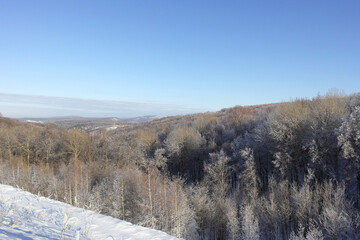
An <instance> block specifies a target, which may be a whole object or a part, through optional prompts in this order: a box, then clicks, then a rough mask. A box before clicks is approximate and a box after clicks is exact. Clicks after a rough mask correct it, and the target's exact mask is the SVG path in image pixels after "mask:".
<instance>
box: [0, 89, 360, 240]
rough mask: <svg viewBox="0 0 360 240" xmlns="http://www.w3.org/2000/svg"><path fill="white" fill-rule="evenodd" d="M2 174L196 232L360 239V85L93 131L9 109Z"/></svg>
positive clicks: (8, 180) (60, 195) (139, 220)
mask: <svg viewBox="0 0 360 240" xmlns="http://www.w3.org/2000/svg"><path fill="white" fill-rule="evenodd" d="M0 156H1V162H0V174H1V175H0V181H1V183H4V184H11V185H14V186H19V187H21V188H24V189H26V190H28V191H31V192H33V193H38V194H41V195H44V196H47V197H51V198H54V199H57V200H60V201H64V202H67V203H70V204H73V205H76V206H80V207H84V208H88V209H92V210H95V211H98V212H101V213H104V214H108V215H111V216H114V217H117V218H120V219H124V220H126V221H130V222H132V223H136V224H140V225H143V226H146V227H151V228H156V229H159V230H162V231H165V232H168V233H169V234H172V235H174V236H177V237H183V238H186V239H360V214H359V208H360V162H359V161H360V94H355V95H351V96H345V95H341V94H338V93H336V92H329V93H328V94H326V95H325V96H318V97H316V98H314V99H312V100H301V99H300V100H295V101H292V102H286V103H280V104H271V105H262V106H250V107H240V106H239V107H234V108H231V109H224V110H221V111H219V112H216V113H204V114H195V115H187V116H177V117H168V118H162V119H157V120H153V121H150V122H146V123H141V124H137V125H135V126H129V127H126V128H122V129H117V130H114V131H99V132H97V133H91V134H88V133H85V132H83V131H80V130H76V129H72V130H64V129H60V128H58V127H55V126H52V125H37V124H31V123H20V122H18V121H15V120H10V119H7V118H0Z"/></svg>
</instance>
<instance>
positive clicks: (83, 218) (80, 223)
mask: <svg viewBox="0 0 360 240" xmlns="http://www.w3.org/2000/svg"><path fill="white" fill-rule="evenodd" d="M0 239H54V240H55V239H122V240H125V239H159V240H160V239H161V240H162V239H177V238H175V237H172V236H170V235H168V234H166V233H164V232H161V231H157V230H153V229H149V228H144V227H140V226H137V225H133V224H131V223H128V222H125V221H121V220H119V219H115V218H112V217H108V216H104V215H101V214H96V213H94V212H92V211H87V210H84V209H81V208H76V207H73V206H70V205H68V204H65V203H61V202H58V201H54V200H51V199H48V198H44V197H38V196H36V195H33V194H31V193H28V192H25V191H22V190H19V189H16V188H14V187H11V186H7V185H1V184H0Z"/></svg>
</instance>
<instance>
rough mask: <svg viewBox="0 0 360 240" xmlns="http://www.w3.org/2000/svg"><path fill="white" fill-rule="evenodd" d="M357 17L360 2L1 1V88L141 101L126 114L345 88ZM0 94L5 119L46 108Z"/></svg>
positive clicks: (359, 70)
mask: <svg viewBox="0 0 360 240" xmlns="http://www.w3.org/2000/svg"><path fill="white" fill-rule="evenodd" d="M359 12H360V1H330V0H324V1H210V0H207V1H186V0H185V1H169V0H164V1H156V0H155V1H135V0H129V1H117V0H116V1H115V0H114V1H110V0H109V1H90V0H83V1H81V0H78V1H65V0H63V1H48V0H44V1H36V0H35V1H27V0H23V1H20V0H11V1H5V0H0V93H6V94H17V95H14V96H17V97H18V99H19V98H21V96H23V97H24V99H27V98H26V97H29V96H26V95H35V96H46V97H49V98H48V99H51V97H61V98H68V99H69V100H71V99H73V100H74V101H75V100H76V98H79V99H83V100H84V99H89V101H91V100H93V99H96V100H101V101H105V102H104V104H105V103H109V102H106V101H111V102H117V103H119V106H120V105H121V104H122V103H123V102H127V103H133V104H134V106H135V105H136V104H139V103H145V104H148V105H146V107H144V108H143V110H141V109H138V110H136V111H133V112H132V116H133V115H144V113H145V111H144V110H146V112H149V110H151V109H152V106H153V107H154V109H157V110H154V113H155V112H156V113H155V114H157V115H169V114H176V113H179V114H182V113H184V112H186V111H188V112H194V111H208V110H210V111H214V110H219V109H221V108H224V107H231V106H234V105H251V104H261V103H271V102H279V101H284V100H289V99H290V98H296V97H308V98H311V97H313V96H315V95H317V93H326V91H327V90H329V89H332V88H338V89H340V90H344V91H345V93H348V94H349V93H354V92H358V91H360V79H359V77H360V67H359V65H360V44H359V43H360V17H359ZM6 94H5V95H6ZM24 95H25V96H24ZM6 96H9V95H6ZM2 99H3V100H2V102H0V112H2V113H3V115H5V116H10V117H13V116H15V115H16V116H24V115H26V116H29V117H30V115H31V117H34V116H37V115H41V116H44V115H46V114H48V115H54V111H49V110H46V109H44V108H36V107H34V104H33V103H31V101H30V102H26V100H24V99H23V100H21V101H22V103H21V104H20V103H19V102H17V100H16V98H14V97H12V98H10V99H13V100H12V101H13V102H10V101H9V100H6V102H5V100H4V99H5V98H4V97H3V98H2ZM6 99H9V98H6ZM40 99H42V101H44V98H41V97H40ZM19 101H20V100H19ZM39 101H40V100H39ZM41 104H43V105H46V104H49V105H48V108H51V106H52V105H51V101H44V102H43V103H41ZM159 106H162V107H161V108H160V109H163V112H161V111H158V109H159V108H158V107H159ZM164 106H167V109H166V110H165V107H164ZM11 107H13V108H12V111H11V113H10V112H9V109H10V108H11ZM25 108H27V111H25ZM29 109H32V110H33V111H29ZM54 109H57V110H58V111H56V112H55V113H58V114H56V115H57V116H59V115H70V114H67V113H69V112H70V110H69V109H68V110H67V108H66V107H65V106H64V107H63V108H62V109H61V108H53V110H54ZM119 109H120V108H119ZM177 109H180V110H179V111H176V110H177ZM184 109H187V110H186V111H184ZM93 110H94V109H93ZM95 110H96V109H95ZM95 110H94V111H95ZM94 111H91V112H87V113H86V112H79V113H80V114H82V115H88V116H90V115H92V116H101V115H102V114H103V112H102V111H101V108H99V110H98V112H94ZM119 111H120V110H119ZM22 114H23V115H22ZM109 114H110V113H109ZM114 114H117V115H119V114H120V113H119V112H117V113H115V112H114ZM124 114H125V112H124ZM125 115H126V114H125ZM26 116H24V117H26ZM121 117H123V116H121Z"/></svg>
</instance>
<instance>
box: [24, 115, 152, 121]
mask: <svg viewBox="0 0 360 240" xmlns="http://www.w3.org/2000/svg"><path fill="white" fill-rule="evenodd" d="M156 118H158V117H157V116H152V115H148V116H139V117H132V118H117V117H105V118H93V117H80V116H58V117H49V118H17V120H19V121H21V122H55V121H75V120H76V121H79V120H83V121H112V122H114V121H115V122H146V121H150V120H153V119H156Z"/></svg>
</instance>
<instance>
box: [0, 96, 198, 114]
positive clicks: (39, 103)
mask: <svg viewBox="0 0 360 240" xmlns="http://www.w3.org/2000/svg"><path fill="white" fill-rule="evenodd" d="M200 111H203V110H202V109H194V108H187V107H184V106H179V105H173V104H160V103H152V102H127V101H110V100H96V99H80V98H65V97H50V96H36V95H22V94H10V93H0V112H1V113H2V114H3V115H4V116H6V117H13V118H20V117H54V116H81V117H137V116H145V115H156V116H169V115H178V114H186V113H194V112H200Z"/></svg>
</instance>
